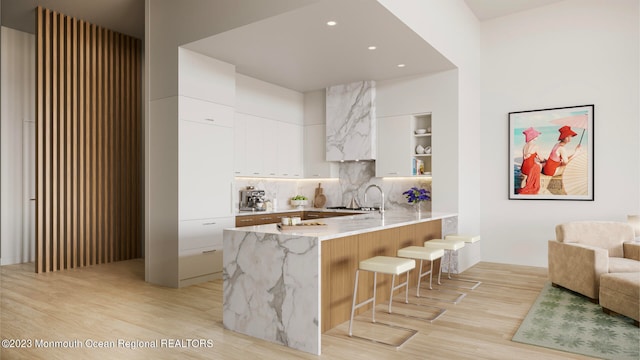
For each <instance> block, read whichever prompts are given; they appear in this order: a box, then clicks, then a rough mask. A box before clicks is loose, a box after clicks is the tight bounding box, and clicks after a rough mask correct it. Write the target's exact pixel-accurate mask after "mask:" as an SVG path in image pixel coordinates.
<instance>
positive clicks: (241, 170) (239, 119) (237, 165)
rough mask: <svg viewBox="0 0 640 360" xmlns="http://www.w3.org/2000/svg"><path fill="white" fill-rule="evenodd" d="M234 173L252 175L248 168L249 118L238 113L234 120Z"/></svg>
mask: <svg viewBox="0 0 640 360" xmlns="http://www.w3.org/2000/svg"><path fill="white" fill-rule="evenodd" d="M233 173H234V174H235V175H236V176H243V175H244V176H250V175H251V174H250V173H249V169H248V168H247V119H246V118H245V117H244V116H243V114H238V113H236V114H235V115H234V120H233Z"/></svg>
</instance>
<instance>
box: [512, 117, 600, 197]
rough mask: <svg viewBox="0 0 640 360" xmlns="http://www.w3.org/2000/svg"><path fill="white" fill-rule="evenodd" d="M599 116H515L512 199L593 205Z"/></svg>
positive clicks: (513, 126) (513, 118) (513, 124)
mask: <svg viewBox="0 0 640 360" xmlns="http://www.w3.org/2000/svg"><path fill="white" fill-rule="evenodd" d="M593 111H594V106H593V105H581V106H569V107H562V108H553V109H542V110H529V111H516V112H510V113H509V199H512V200H590V201H593Z"/></svg>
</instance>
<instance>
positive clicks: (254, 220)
mask: <svg viewBox="0 0 640 360" xmlns="http://www.w3.org/2000/svg"><path fill="white" fill-rule="evenodd" d="M355 214H357V213H353V212H333V211H291V212H281V213H270V214H259V215H241V216H236V227H241V226H254V225H264V224H277V223H279V222H280V221H281V220H282V218H283V217H292V216H299V217H300V218H302V220H313V219H323V218H330V217H336V216H346V215H355Z"/></svg>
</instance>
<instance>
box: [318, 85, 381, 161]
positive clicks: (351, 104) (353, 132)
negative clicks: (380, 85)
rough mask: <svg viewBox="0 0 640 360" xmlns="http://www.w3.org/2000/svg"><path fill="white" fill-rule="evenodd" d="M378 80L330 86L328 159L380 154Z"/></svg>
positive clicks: (328, 97) (327, 117) (328, 90)
mask: <svg viewBox="0 0 640 360" xmlns="http://www.w3.org/2000/svg"><path fill="white" fill-rule="evenodd" d="M375 94H376V91H375V81H360V82H355V83H350V84H344V85H336V86H330V87H328V88H327V89H326V130H327V143H326V152H327V161H340V160H373V159H375V158H376V152H375V151H376V141H377V140H376V128H375V120H376V111H375V109H376V107H375Z"/></svg>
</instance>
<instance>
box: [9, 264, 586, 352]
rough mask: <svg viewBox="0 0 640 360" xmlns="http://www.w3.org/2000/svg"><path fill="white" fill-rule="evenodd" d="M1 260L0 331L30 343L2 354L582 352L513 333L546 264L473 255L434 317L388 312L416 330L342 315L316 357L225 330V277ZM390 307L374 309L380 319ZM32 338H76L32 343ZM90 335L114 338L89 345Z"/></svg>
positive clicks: (367, 315) (96, 338)
mask: <svg viewBox="0 0 640 360" xmlns="http://www.w3.org/2000/svg"><path fill="white" fill-rule="evenodd" d="M0 270H1V278H0V280H1V291H2V292H1V294H0V300H1V301H0V306H1V317H0V338H2V339H3V340H5V339H22V340H23V341H29V340H30V341H31V346H32V347H31V348H21V349H6V348H3V349H1V350H0V358H1V359H249V358H251V359H283V358H301V359H317V358H322V359H350V360H351V359H367V360H370V359H589V358H588V357H584V356H579V355H575V354H570V353H565V352H560V351H555V350H550V349H545V348H541V347H536V346H530V345H524V344H520V343H516V342H512V341H511V337H512V336H513V334H514V333H515V331H516V330H517V329H518V326H519V325H520V322H521V321H522V319H523V318H524V317H525V315H526V314H527V312H528V310H529V308H530V306H531V304H532V303H533V301H534V300H535V299H536V297H537V296H538V293H539V291H540V290H541V289H542V286H543V284H544V283H545V281H546V276H547V273H546V269H543V268H536V267H525V266H515V265H504V264H495V263H480V264H477V265H476V266H474V267H473V268H471V269H469V270H467V271H466V272H465V273H464V274H463V275H464V276H465V277H467V278H474V279H477V280H481V281H482V282H483V284H482V285H480V287H478V288H477V289H476V290H473V291H469V292H468V295H467V297H466V298H464V299H463V300H462V302H460V303H459V304H456V305H454V304H447V303H436V302H435V301H432V302H430V303H432V304H438V305H442V306H443V307H445V308H447V309H448V311H447V313H446V314H444V316H443V317H441V318H440V319H439V320H437V321H436V322H434V323H432V324H429V323H428V322H424V321H420V320H415V319H410V318H403V317H395V318H393V321H394V322H395V323H398V324H401V325H404V326H407V327H411V328H414V329H417V330H418V334H417V335H416V336H414V337H413V338H412V339H411V340H410V341H409V342H408V343H407V344H405V345H404V346H403V347H402V348H401V349H399V350H395V349H393V348H390V347H386V346H384V345H377V344H371V343H368V342H365V341H362V340H357V339H354V338H349V337H348V336H347V335H346V332H347V327H348V323H343V324H341V325H339V326H338V327H336V328H334V329H332V330H330V331H328V332H327V333H325V334H323V336H322V355H321V356H319V357H318V356H314V355H310V354H306V353H302V352H299V351H296V350H292V349H288V348H286V347H283V346H279V345H275V344H271V343H268V342H265V341H261V340H256V339H253V338H250V337H247V336H244V335H241V334H237V333H234V332H231V331H228V330H224V328H223V326H222V280H218V281H211V282H207V283H204V284H201V285H194V286H190V287H186V288H182V289H171V288H164V287H159V286H154V285H150V284H148V283H145V282H144V261H143V260H131V261H123V262H119V263H113V264H107V265H99V266H94V267H89V268H85V269H80V270H70V271H63V272H56V273H47V274H35V273H34V272H33V264H23V265H10V266H3V267H1V268H0ZM413 291H415V289H413ZM379 309H382V308H379ZM398 310H400V307H398ZM388 316H389V315H387V314H384V313H382V312H379V313H377V317H378V319H379V320H380V321H383V320H389V319H390V318H388ZM369 318H370V313H365V314H363V315H362V316H361V319H362V320H363V322H357V323H356V325H355V329H356V330H357V331H363V330H364V329H368V327H367V326H368V324H367V323H366V322H365V321H366V320H367V319H369ZM118 339H121V340H124V341H137V340H139V341H150V340H157V341H158V345H161V343H160V342H161V341H162V339H167V340H166V341H169V340H168V339H205V340H211V341H210V343H211V344H212V345H213V346H212V347H193V346H192V347H164V348H159V349H154V348H137V349H129V348H125V347H118V343H117V341H118ZM37 340H44V341H67V342H68V345H75V344H76V343H74V342H75V341H77V342H79V343H81V345H82V346H81V347H79V346H76V347H75V348H51V347H49V348H42V347H41V348H36V347H35V346H36V344H35V341H37ZM87 341H89V342H87ZM92 341H96V342H99V341H102V342H106V344H107V345H110V342H114V345H115V346H116V347H115V348H90V347H89V346H87V345H88V344H89V343H91V342H92ZM96 345H97V343H96ZM191 345H195V344H194V343H191Z"/></svg>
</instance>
